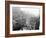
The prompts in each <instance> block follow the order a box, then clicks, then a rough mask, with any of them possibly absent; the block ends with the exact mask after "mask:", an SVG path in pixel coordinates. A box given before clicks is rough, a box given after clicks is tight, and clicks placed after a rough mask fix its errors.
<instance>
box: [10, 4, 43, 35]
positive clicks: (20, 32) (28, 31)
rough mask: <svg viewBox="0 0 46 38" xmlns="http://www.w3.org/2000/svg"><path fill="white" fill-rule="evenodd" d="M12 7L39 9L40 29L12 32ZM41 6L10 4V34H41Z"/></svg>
mask: <svg viewBox="0 0 46 38" xmlns="http://www.w3.org/2000/svg"><path fill="white" fill-rule="evenodd" d="M12 7H31V8H39V9H40V29H39V30H31V31H30V30H27V31H25V30H24V31H12ZM42 15H43V14H42V6H35V5H16V4H10V34H22V33H38V32H42Z"/></svg>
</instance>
